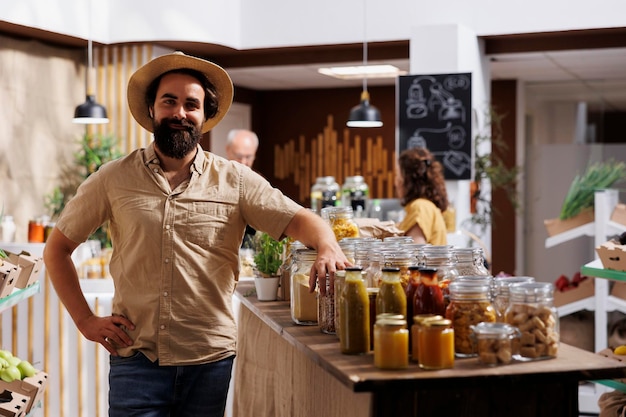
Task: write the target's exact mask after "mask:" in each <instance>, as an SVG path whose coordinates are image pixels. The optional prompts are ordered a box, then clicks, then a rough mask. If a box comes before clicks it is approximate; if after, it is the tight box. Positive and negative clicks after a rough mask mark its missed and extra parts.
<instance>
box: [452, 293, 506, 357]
mask: <svg viewBox="0 0 626 417" xmlns="http://www.w3.org/2000/svg"><path fill="white" fill-rule="evenodd" d="M448 288H449V290H450V303H449V304H448V307H447V308H446V318H447V319H450V320H451V321H452V327H453V328H454V351H455V353H456V355H457V356H459V357H471V356H475V355H476V351H475V349H474V343H473V340H472V329H471V326H473V325H476V324H478V323H480V322H490V323H494V322H495V321H496V312H495V309H494V308H493V305H492V304H491V301H490V299H489V290H490V287H489V285H488V284H478V283H472V282H465V281H453V282H451V283H450V286H449V287H448Z"/></svg>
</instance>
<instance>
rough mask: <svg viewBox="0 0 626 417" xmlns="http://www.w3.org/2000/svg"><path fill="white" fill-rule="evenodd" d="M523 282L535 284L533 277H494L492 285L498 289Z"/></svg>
mask: <svg viewBox="0 0 626 417" xmlns="http://www.w3.org/2000/svg"><path fill="white" fill-rule="evenodd" d="M525 282H535V278H533V277H523V276H511V277H495V278H494V283H495V285H496V286H498V287H508V286H509V285H513V284H523V283H525Z"/></svg>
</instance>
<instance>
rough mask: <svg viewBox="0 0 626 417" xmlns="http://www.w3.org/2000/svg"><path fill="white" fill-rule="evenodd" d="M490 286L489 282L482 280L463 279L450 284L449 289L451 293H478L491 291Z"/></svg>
mask: <svg viewBox="0 0 626 417" xmlns="http://www.w3.org/2000/svg"><path fill="white" fill-rule="evenodd" d="M489 289H490V286H489V283H483V282H480V281H475V282H472V281H463V280H456V279H455V280H454V281H452V282H451V283H450V284H448V290H449V291H450V293H458V294H477V293H484V292H489Z"/></svg>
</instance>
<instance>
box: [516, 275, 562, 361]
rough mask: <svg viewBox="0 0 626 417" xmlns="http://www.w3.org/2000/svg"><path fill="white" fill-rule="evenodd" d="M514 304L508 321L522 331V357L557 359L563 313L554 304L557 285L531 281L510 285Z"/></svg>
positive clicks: (520, 350) (519, 354)
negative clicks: (560, 315) (560, 320)
mask: <svg viewBox="0 0 626 417" xmlns="http://www.w3.org/2000/svg"><path fill="white" fill-rule="evenodd" d="M509 293H510V304H509V307H508V308H507V310H506V312H505V315H504V321H505V323H508V324H511V325H513V326H516V327H517V328H518V329H519V330H520V332H521V336H520V342H519V345H520V346H519V352H516V353H515V354H514V356H513V357H514V358H515V359H518V360H526V361H528V360H536V359H544V358H555V357H556V356H557V353H558V350H559V316H558V312H557V310H556V307H554V286H553V285H552V284H551V283H549V282H528V283H523V284H515V285H511V286H510V287H509Z"/></svg>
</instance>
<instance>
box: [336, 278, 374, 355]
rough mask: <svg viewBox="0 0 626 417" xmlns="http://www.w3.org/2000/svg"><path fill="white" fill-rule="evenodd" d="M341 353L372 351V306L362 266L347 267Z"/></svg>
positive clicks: (342, 296) (341, 308)
mask: <svg viewBox="0 0 626 417" xmlns="http://www.w3.org/2000/svg"><path fill="white" fill-rule="evenodd" d="M339 323H340V324H339V346H340V349H341V353H345V354H351V355H358V354H363V353H368V352H369V351H370V306H369V298H368V295H367V288H366V286H365V280H364V279H363V277H362V274H361V268H360V267H358V266H352V267H347V268H346V277H345V280H344V283H343V286H342V289H341V299H340V302H339Z"/></svg>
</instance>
